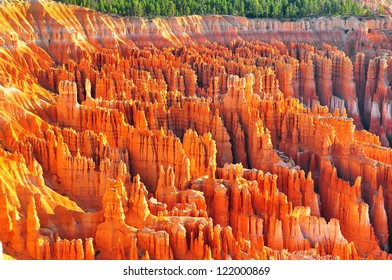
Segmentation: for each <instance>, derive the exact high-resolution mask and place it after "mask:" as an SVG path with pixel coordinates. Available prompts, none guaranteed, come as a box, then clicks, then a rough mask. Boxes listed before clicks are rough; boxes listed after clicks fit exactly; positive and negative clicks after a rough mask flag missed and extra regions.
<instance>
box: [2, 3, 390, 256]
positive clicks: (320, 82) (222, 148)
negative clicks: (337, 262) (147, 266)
mask: <svg viewBox="0 0 392 280" xmlns="http://www.w3.org/2000/svg"><path fill="white" fill-rule="evenodd" d="M2 5H4V6H2V7H1V9H0V19H1V22H3V23H4V24H3V25H2V27H0V48H1V52H0V58H1V59H2V61H4V63H3V64H1V65H0V74H1V75H0V82H1V87H0V140H1V141H0V174H1V182H2V184H0V193H1V195H0V220H1V222H0V238H1V240H2V241H4V242H3V245H2V246H3V247H4V251H7V252H15V256H18V257H20V258H25V259H27V258H34V259H95V258H97V259H212V258H213V259H221V260H223V259H361V258H376V259H388V258H390V255H388V253H387V252H388V250H389V243H388V240H389V231H390V230H391V229H392V228H391V225H392V200H391V199H392V196H391V193H392V191H391V189H390V186H392V184H391V179H390V178H392V177H391V174H392V173H391V168H390V163H391V162H392V153H391V152H390V149H389V148H386V147H381V145H383V146H388V145H389V142H388V138H389V137H390V135H391V134H392V121H391V120H392V116H391V114H390V104H389V103H390V102H389V99H390V96H391V90H390V87H389V80H390V79H391V78H392V74H391V73H392V72H391V67H390V65H392V64H391V59H390V58H389V57H388V55H387V54H388V51H383V49H390V42H389V39H388V36H387V34H386V33H384V30H388V28H390V26H391V22H390V19H388V18H380V19H378V18H377V19H375V20H370V19H362V21H360V20H359V19H356V18H354V17H353V18H348V19H340V18H328V19H327V18H319V19H313V20H307V19H301V20H298V21H285V22H280V21H278V20H272V19H246V18H239V17H224V16H205V17H177V18H166V19H163V18H157V19H153V20H151V21H149V20H148V19H143V18H127V19H124V18H115V17H111V16H110V15H104V14H100V13H96V12H94V11H92V10H87V9H84V8H78V7H76V6H67V5H64V4H59V3H54V4H50V8H48V6H47V5H48V3H47V2H46V1H33V2H31V3H30V4H29V5H30V6H29V5H26V4H23V3H20V4H10V3H3V4H2ZM64 15H65V16H64ZM347 30H348V32H347V33H345V31H347ZM11 36H12V37H11ZM257 40H264V42H261V41H257ZM291 41H296V42H298V43H292V42H291ZM343 49H344V50H345V51H346V53H344V52H343ZM359 51H360V53H359ZM382 56H384V58H382ZM350 58H355V61H354V62H352V61H351V59H350ZM366 67H367V73H366ZM365 75H366V76H365ZM301 101H302V102H301ZM362 121H363V124H362ZM362 125H363V126H364V127H365V128H368V129H369V130H370V132H367V131H364V130H360V129H361V128H362ZM372 132H373V133H372ZM359 178H361V179H359ZM327 221H328V222H327ZM93 238H94V239H93ZM383 250H384V251H383ZM0 256H2V254H0Z"/></svg>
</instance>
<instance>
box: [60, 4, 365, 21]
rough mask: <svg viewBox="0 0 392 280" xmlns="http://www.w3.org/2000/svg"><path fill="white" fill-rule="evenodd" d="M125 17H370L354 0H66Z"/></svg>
mask: <svg viewBox="0 0 392 280" xmlns="http://www.w3.org/2000/svg"><path fill="white" fill-rule="evenodd" d="M60 2H66V3H69V4H74V5H79V6H84V7H87V8H92V9H95V10H98V11H101V12H105V13H114V14H118V15H122V16H137V17H158V16H170V17H171V16H187V15H211V14H218V15H236V16H246V17H250V18H279V19H283V18H287V19H297V18H302V17H317V16H347V15H353V16H369V15H371V14H372V12H371V10H370V9H369V8H368V7H367V6H363V7H362V6H361V5H360V4H359V3H358V2H356V1H354V0H62V1H60Z"/></svg>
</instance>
